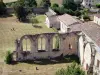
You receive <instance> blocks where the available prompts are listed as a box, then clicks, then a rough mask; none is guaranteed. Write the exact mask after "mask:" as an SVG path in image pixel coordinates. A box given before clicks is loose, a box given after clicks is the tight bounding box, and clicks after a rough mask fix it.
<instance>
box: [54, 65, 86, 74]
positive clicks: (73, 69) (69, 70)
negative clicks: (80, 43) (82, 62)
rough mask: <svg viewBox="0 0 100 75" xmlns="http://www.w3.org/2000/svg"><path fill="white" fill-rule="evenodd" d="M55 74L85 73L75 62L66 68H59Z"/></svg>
mask: <svg viewBox="0 0 100 75" xmlns="http://www.w3.org/2000/svg"><path fill="white" fill-rule="evenodd" d="M55 75H85V72H84V71H83V70H82V69H81V68H80V66H79V65H78V64H76V63H72V64H71V66H68V67H67V68H66V69H63V68H62V69H60V70H58V71H57V72H56V74H55Z"/></svg>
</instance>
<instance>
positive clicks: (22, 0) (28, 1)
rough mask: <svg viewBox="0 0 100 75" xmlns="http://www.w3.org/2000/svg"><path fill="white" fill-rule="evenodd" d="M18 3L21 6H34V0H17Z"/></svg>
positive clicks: (35, 4)
mask: <svg viewBox="0 0 100 75" xmlns="http://www.w3.org/2000/svg"><path fill="white" fill-rule="evenodd" d="M18 3H19V4H20V5H21V6H23V7H26V8H27V7H36V6H37V2H36V0H18Z"/></svg>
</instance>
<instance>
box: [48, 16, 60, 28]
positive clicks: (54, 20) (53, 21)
mask: <svg viewBox="0 0 100 75" xmlns="http://www.w3.org/2000/svg"><path fill="white" fill-rule="evenodd" d="M48 19H49V21H50V25H51V26H53V27H55V28H57V29H59V28H60V22H59V20H58V16H50V17H48Z"/></svg>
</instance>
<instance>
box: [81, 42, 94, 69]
mask: <svg viewBox="0 0 100 75" xmlns="http://www.w3.org/2000/svg"><path fill="white" fill-rule="evenodd" d="M91 51H92V48H91V44H90V43H87V44H86V46H85V51H84V64H83V65H84V68H85V69H86V70H88V68H89V66H90V64H91V53H92V52H91ZM87 65H88V67H87Z"/></svg>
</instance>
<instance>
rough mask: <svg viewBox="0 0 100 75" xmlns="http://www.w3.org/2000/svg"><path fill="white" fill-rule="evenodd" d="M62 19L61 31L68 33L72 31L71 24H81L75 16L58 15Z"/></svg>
mask: <svg viewBox="0 0 100 75" xmlns="http://www.w3.org/2000/svg"><path fill="white" fill-rule="evenodd" d="M58 19H59V21H60V32H61V33H67V32H70V30H71V26H74V25H77V24H79V22H78V20H77V19H75V18H74V17H73V16H71V15H68V14H64V15H61V16H59V17H58Z"/></svg>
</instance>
